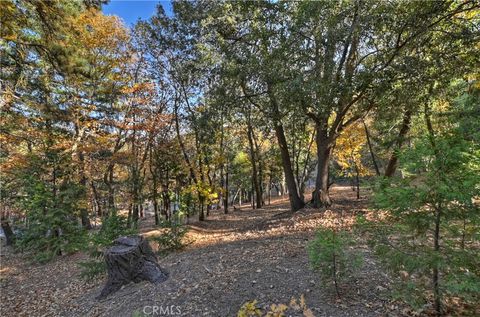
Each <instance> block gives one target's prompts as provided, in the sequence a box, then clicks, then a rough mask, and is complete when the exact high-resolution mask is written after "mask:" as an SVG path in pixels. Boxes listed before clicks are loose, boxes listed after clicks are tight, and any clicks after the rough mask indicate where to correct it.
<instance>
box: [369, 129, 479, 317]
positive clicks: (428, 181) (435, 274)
mask: <svg viewBox="0 0 480 317" xmlns="http://www.w3.org/2000/svg"><path fill="white" fill-rule="evenodd" d="M479 154H480V151H479V149H478V145H475V144H474V143H473V142H467V141H463V140H461V139H460V138H458V136H457V135H441V136H435V137H433V136H430V137H429V138H427V137H425V138H421V139H419V140H417V141H416V142H415V143H414V144H413V146H412V148H410V149H408V150H406V151H404V153H402V155H401V157H400V158H401V163H402V165H401V166H402V167H403V170H402V171H403V175H404V177H403V178H402V179H400V178H393V179H389V180H384V181H382V182H381V183H380V184H379V185H378V186H377V187H376V189H375V196H374V201H375V206H376V207H377V208H378V209H380V210H383V211H386V212H387V217H386V219H385V220H384V222H380V223H378V224H376V226H375V230H374V232H375V236H376V239H375V240H376V241H375V242H376V247H375V249H376V251H377V254H379V255H380V257H381V259H382V260H383V262H384V263H385V264H386V266H387V268H388V269H390V270H391V272H392V273H393V274H392V276H393V278H394V279H395V280H396V281H397V283H396V285H397V286H398V287H397V290H396V292H395V295H396V296H397V297H399V298H402V299H403V300H405V301H406V302H407V303H409V304H410V305H412V306H413V307H414V308H418V309H425V307H432V308H433V309H434V310H435V311H436V313H437V314H438V315H440V314H442V313H444V312H445V305H446V304H447V302H448V301H449V299H452V300H454V301H456V302H462V305H468V304H469V303H471V304H473V305H474V303H475V302H476V303H478V300H480V296H479V294H480V257H479V256H478V254H479V248H478V242H479V238H480V235H479V232H480V230H479V228H480V226H479V225H480V217H479V212H478V211H479V208H478V204H476V203H475V202H474V201H475V198H476V197H478V192H479V191H478V190H479V188H480V176H479V175H480V155H479ZM430 305H431V306H430Z"/></svg>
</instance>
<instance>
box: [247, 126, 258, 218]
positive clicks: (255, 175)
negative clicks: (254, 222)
mask: <svg viewBox="0 0 480 317" xmlns="http://www.w3.org/2000/svg"><path fill="white" fill-rule="evenodd" d="M247 136H248V144H249V147H250V161H251V162H252V187H253V190H254V191H255V197H256V205H257V208H261V207H262V190H261V188H260V182H259V179H258V171H257V156H256V155H255V147H254V141H253V127H252V125H251V124H250V122H248V125H247ZM258 163H260V162H258ZM252 206H253V208H254V209H255V203H254V202H253V199H252Z"/></svg>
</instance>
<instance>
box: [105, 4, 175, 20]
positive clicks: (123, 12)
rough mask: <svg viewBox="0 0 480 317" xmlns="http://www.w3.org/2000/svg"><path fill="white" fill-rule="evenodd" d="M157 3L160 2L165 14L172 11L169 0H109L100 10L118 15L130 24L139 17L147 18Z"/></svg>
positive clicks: (154, 10) (153, 11)
mask: <svg viewBox="0 0 480 317" xmlns="http://www.w3.org/2000/svg"><path fill="white" fill-rule="evenodd" d="M157 4H161V5H162V6H163V8H164V9H165V12H166V13H167V15H169V14H171V12H172V4H171V2H170V1H155V0H110V2H109V3H108V4H107V5H103V7H102V11H103V13H105V14H109V15H118V16H119V17H121V18H122V19H123V21H124V22H125V24H126V25H127V26H132V25H133V24H135V22H137V20H138V19H139V18H140V19H142V20H147V19H148V18H150V17H151V16H152V15H153V14H154V13H155V12H156V7H157Z"/></svg>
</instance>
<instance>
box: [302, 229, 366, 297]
mask: <svg viewBox="0 0 480 317" xmlns="http://www.w3.org/2000/svg"><path fill="white" fill-rule="evenodd" d="M352 245H353V239H351V236H350V233H349V232H348V231H346V230H337V229H335V228H320V229H318V230H317V232H316V235H315V239H314V240H312V241H311V242H310V243H309V244H308V247H307V249H308V255H309V258H310V265H311V267H312V268H313V269H314V270H316V271H318V272H319V273H320V276H321V277H322V278H323V279H325V280H328V281H331V282H333V284H334V286H335V292H336V293H337V296H340V292H339V287H338V284H339V283H340V280H341V279H343V278H345V277H347V276H348V275H349V274H351V273H353V271H354V269H355V268H357V267H358V266H359V265H360V263H361V257H360V255H359V254H358V253H356V252H354V251H353V250H352V249H350V248H349V247H350V246H352Z"/></svg>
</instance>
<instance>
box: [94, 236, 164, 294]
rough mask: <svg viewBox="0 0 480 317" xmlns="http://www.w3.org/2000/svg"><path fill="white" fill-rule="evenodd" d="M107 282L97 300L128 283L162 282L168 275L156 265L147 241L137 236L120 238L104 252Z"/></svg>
mask: <svg viewBox="0 0 480 317" xmlns="http://www.w3.org/2000/svg"><path fill="white" fill-rule="evenodd" d="M104 256H105V262H106V264H107V270H108V280H107V283H106V285H105V287H104V288H103V290H102V292H101V293H100V295H99V296H98V297H97V298H98V299H101V298H105V297H107V296H108V295H110V294H111V293H113V292H116V291H118V290H119V289H120V288H121V287H122V286H123V285H126V284H128V283H130V282H134V283H138V282H140V281H149V282H151V283H155V284H158V283H161V282H164V281H165V280H166V279H167V277H168V274H167V273H166V272H165V271H164V270H162V269H161V268H160V266H159V265H158V264H157V258H156V256H155V254H154V253H153V250H152V248H151V247H150V245H149V244H148V241H147V240H146V239H145V238H144V237H142V236H138V235H133V236H126V237H120V238H118V239H116V240H115V242H114V246H112V247H110V248H109V249H107V250H106V251H105V255H104Z"/></svg>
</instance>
